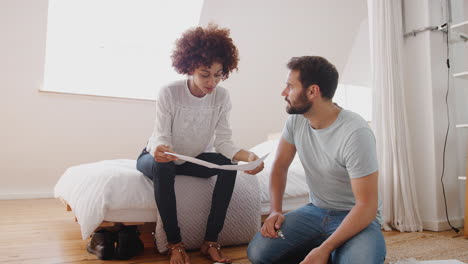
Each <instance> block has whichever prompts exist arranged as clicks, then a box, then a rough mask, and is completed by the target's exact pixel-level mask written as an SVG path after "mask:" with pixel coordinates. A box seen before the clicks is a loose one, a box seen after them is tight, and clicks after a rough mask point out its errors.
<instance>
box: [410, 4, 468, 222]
mask: <svg viewBox="0 0 468 264" xmlns="http://www.w3.org/2000/svg"><path fill="white" fill-rule="evenodd" d="M443 4H444V3H443V1H442V3H441V1H426V0H406V1H404V5H405V12H404V16H405V24H406V25H405V29H406V32H408V31H411V30H414V29H418V28H422V27H426V26H432V25H442V24H443V23H445V20H446V16H445V13H444V12H445V10H444V8H443ZM404 48H405V50H404V52H405V54H404V58H405V65H404V67H405V89H406V90H407V92H408V93H407V98H406V99H407V100H406V104H407V106H408V113H409V120H408V121H409V124H408V125H409V131H410V136H411V142H412V151H413V154H412V157H413V161H414V164H415V166H414V168H415V175H416V185H417V192H418V201H419V207H420V212H421V217H422V219H423V225H424V228H425V229H429V230H446V229H448V228H449V227H448V224H447V223H446V220H445V219H446V217H445V205H444V201H443V195H442V188H441V183H440V179H441V175H442V164H443V163H442V160H443V155H442V153H443V148H444V139H445V133H446V128H447V121H448V120H447V115H446V114H447V111H446V104H445V95H446V91H447V68H446V66H445V60H446V45H445V38H444V35H443V33H441V32H424V33H421V34H418V35H417V36H416V37H408V38H406V39H405V47H404ZM453 89H455V87H451V88H450V91H452V92H451V93H450V94H449V100H448V101H449V109H450V110H449V111H450V117H451V118H450V122H451V126H450V133H449V137H448V141H447V148H446V156H445V161H446V163H445V176H444V184H445V192H446V195H447V204H448V213H449V218H450V220H451V222H452V224H453V225H455V226H460V225H462V218H463V210H462V207H463V204H462V203H461V202H460V197H461V195H462V194H461V193H460V189H461V188H459V185H460V182H459V181H458V180H457V174H458V173H459V172H458V171H457V167H459V166H460V161H459V157H458V155H457V144H459V143H458V142H457V141H460V138H457V136H456V131H455V123H456V121H455V114H454V113H455V112H456V111H457V110H456V109H455V108H456V107H455V104H454V102H455V101H454V99H455V95H454V93H453ZM460 110H461V111H463V110H462V109H458V111H460ZM465 111H466V110H465Z"/></svg>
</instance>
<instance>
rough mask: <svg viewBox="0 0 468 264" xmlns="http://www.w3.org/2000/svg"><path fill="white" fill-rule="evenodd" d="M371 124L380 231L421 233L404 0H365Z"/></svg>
mask: <svg viewBox="0 0 468 264" xmlns="http://www.w3.org/2000/svg"><path fill="white" fill-rule="evenodd" d="M367 3H368V9H369V28H370V42H371V54H372V86H373V109H372V112H373V113H372V115H373V116H372V126H373V129H374V132H375V135H376V138H377V153H378V159H379V175H380V182H379V189H380V193H381V195H382V202H383V217H384V225H383V227H384V229H386V230H388V229H390V228H394V229H397V230H399V231H402V232H403V231H421V230H422V223H421V217H420V215H419V209H418V203H417V196H416V187H415V184H414V170H413V163H412V159H411V147H410V145H411V144H410V143H411V142H410V138H409V133H408V130H407V122H408V118H407V114H406V113H407V111H406V106H405V87H404V81H403V55H402V52H403V26H402V6H401V5H402V3H401V1H399V0H368V1H367Z"/></svg>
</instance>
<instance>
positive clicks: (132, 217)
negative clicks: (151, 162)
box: [54, 139, 308, 252]
mask: <svg viewBox="0 0 468 264" xmlns="http://www.w3.org/2000/svg"><path fill="white" fill-rule="evenodd" d="M277 144H278V139H273V140H267V141H265V142H262V143H260V144H258V145H256V146H255V147H253V148H252V149H251V151H254V152H255V153H256V154H257V155H258V156H263V155H264V154H266V153H270V155H269V156H268V157H267V159H266V160H265V169H264V170H263V171H262V172H260V173H259V174H257V175H255V176H252V175H249V174H245V173H243V172H239V173H238V177H237V180H236V185H235V188H234V193H233V197H232V201H231V204H230V206H229V209H228V212H227V216H226V222H225V226H224V228H223V231H222V232H221V234H220V237H219V242H220V243H221V244H224V245H237V244H244V243H247V242H249V241H250V240H251V238H252V237H253V235H254V234H255V233H256V232H257V231H258V230H259V228H260V216H261V215H266V214H268V211H269V193H268V182H269V172H270V171H271V166H272V162H273V159H274V156H275V150H276V146H277ZM135 165H136V161H135V160H128V159H119V160H104V161H99V162H94V163H88V164H81V165H77V166H73V167H70V168H68V169H67V170H66V171H65V173H64V174H63V175H62V176H61V178H60V179H59V181H58V182H57V184H56V186H55V189H54V193H55V197H56V198H58V199H60V200H62V201H63V202H64V203H65V204H66V205H67V208H68V209H69V210H72V211H73V214H74V215H75V219H76V221H77V222H78V223H79V225H80V228H81V235H82V238H83V239H87V238H88V237H89V236H90V235H91V234H92V233H93V231H94V230H96V228H98V227H99V226H108V225H112V224H113V223H124V224H127V225H129V224H137V225H138V224H143V223H146V222H154V223H156V230H155V237H156V245H157V248H158V250H159V251H160V252H164V251H166V248H165V245H166V243H167V241H166V237H165V233H164V230H163V226H162V221H161V219H160V216H159V213H158V210H157V208H156V203H155V201H154V196H153V185H152V182H151V181H150V180H149V179H147V178H146V177H145V176H144V175H143V174H141V173H140V172H139V171H137V170H136V169H135ZM215 180H216V179H215V177H212V178H209V179H202V178H195V177H176V182H175V189H176V194H177V210H178V212H179V225H180V228H181V233H182V236H183V238H184V243H185V244H186V246H187V248H189V249H190V248H198V247H199V245H200V243H201V242H202V241H199V238H200V237H203V234H204V229H205V223H206V219H207V217H208V214H209V208H210V203H211V194H212V188H213V186H214V183H215ZM207 190H208V191H207ZM307 202H308V191H307V187H306V184H305V179H304V170H303V168H302V165H301V163H300V161H299V159H298V158H297V157H296V158H295V159H294V161H293V162H292V164H291V167H290V170H289V172H288V184H287V187H286V191H285V196H284V205H283V209H284V210H285V211H289V210H292V209H295V208H297V207H299V206H302V205H304V204H306V203H307ZM181 215H182V217H181Z"/></svg>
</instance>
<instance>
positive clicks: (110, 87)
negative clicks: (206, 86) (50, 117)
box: [41, 0, 203, 99]
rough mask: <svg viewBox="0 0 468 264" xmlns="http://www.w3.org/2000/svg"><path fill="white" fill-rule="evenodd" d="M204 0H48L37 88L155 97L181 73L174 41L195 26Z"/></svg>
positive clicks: (67, 91) (144, 97)
mask: <svg viewBox="0 0 468 264" xmlns="http://www.w3.org/2000/svg"><path fill="white" fill-rule="evenodd" d="M202 5H203V0H191V1H181V0H171V1H154V0H50V1H49V11H48V24H47V47H46V65H45V76H44V85H43V87H42V88H41V90H44V91H54V92H64V93H77V94H88V95H100V96H111V97H124V98H137V99H155V98H156V94H157V93H156V91H157V89H158V88H159V87H161V86H162V85H164V84H166V83H168V82H170V81H172V80H176V79H180V78H181V77H182V76H181V75H179V74H177V73H176V72H175V71H174V69H173V68H172V65H171V59H170V55H171V51H172V49H173V47H174V42H175V40H176V39H177V38H179V37H180V36H181V34H182V32H183V31H185V30H187V29H188V28H190V27H194V26H198V24H199V20H200V13H201V10H202Z"/></svg>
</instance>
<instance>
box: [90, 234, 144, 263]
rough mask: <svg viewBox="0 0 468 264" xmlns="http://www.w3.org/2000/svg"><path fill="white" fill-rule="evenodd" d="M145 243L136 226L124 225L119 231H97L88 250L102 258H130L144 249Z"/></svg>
mask: <svg viewBox="0 0 468 264" xmlns="http://www.w3.org/2000/svg"><path fill="white" fill-rule="evenodd" d="M143 249H144V245H143V242H142V241H141V239H140V232H138V228H137V227H136V226H122V227H121V228H120V229H119V230H118V231H116V232H111V231H109V230H106V229H102V230H99V231H96V232H95V233H94V234H93V236H92V238H91V241H90V242H89V243H88V245H87V247H86V250H87V251H88V252H89V253H91V254H94V255H96V256H97V257H98V258H99V259H101V260H109V259H114V258H115V259H122V260H125V259H130V258H131V257H133V256H135V255H137V254H138V253H140V252H141V251H143Z"/></svg>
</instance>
